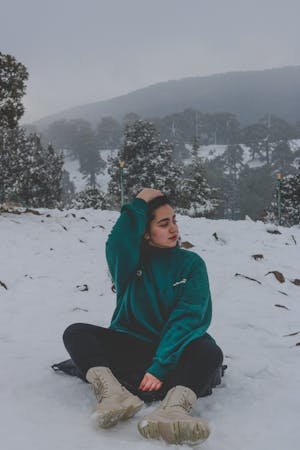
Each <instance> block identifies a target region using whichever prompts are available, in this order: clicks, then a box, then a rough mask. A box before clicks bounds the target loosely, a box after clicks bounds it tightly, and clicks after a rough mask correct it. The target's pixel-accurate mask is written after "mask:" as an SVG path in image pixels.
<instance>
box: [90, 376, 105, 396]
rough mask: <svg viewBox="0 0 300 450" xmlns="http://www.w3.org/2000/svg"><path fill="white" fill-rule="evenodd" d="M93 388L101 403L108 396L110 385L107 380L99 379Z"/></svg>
mask: <svg viewBox="0 0 300 450" xmlns="http://www.w3.org/2000/svg"><path fill="white" fill-rule="evenodd" d="M93 388H94V392H95V395H96V397H97V399H98V400H99V401H101V400H102V399H103V398H105V397H106V396H107V394H108V383H107V381H106V380H105V379H103V378H101V377H98V378H97V379H96V380H95V381H94V383H93Z"/></svg>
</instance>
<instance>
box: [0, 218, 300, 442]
mask: <svg viewBox="0 0 300 450" xmlns="http://www.w3.org/2000/svg"><path fill="white" fill-rule="evenodd" d="M40 211H41V213H42V214H43V215H42V216H37V215H33V214H23V215H13V214H2V215H0V255H1V260H0V280H1V281H2V283H5V285H6V286H7V290H6V289H5V288H4V287H3V286H1V285H0V302H1V315H0V354H1V366H0V398H1V409H0V442H1V448H3V449H5V450H19V449H23V450H29V449H30V450H32V449H39V450H52V449H53V448H55V449H58V450H69V449H70V450H83V449H87V450H104V449H105V448H107V447H109V448H110V449H112V450H119V449H120V450H121V449H123V448H124V446H127V448H130V449H139V450H141V449H142V450H146V449H164V448H166V445H165V444H164V443H160V442H148V441H144V440H143V438H142V437H140V435H139V434H138V432H137V430H136V423H137V421H138V419H139V418H140V417H141V416H142V415H143V414H144V413H145V412H146V411H149V410H151V409H152V408H153V407H144V408H143V409H142V410H141V411H140V412H139V414H138V415H137V416H136V417H134V418H133V419H131V420H130V421H129V422H125V423H121V424H119V425H117V426H116V427H115V428H113V429H111V430H97V429H95V428H94V426H93V425H92V423H91V420H90V413H91V411H92V409H93V406H94V404H95V400H94V397H93V394H92V392H91V390H90V388H89V386H88V385H87V384H85V383H83V382H82V381H80V380H79V379H75V378H72V377H68V376H66V375H62V374H61V375H59V374H56V373H54V372H53V371H52V370H51V368H50V365H51V364H52V363H54V362H58V361H60V360H62V359H66V358H67V357H68V355H67V353H66V351H65V349H64V347H63V344H62V340H61V335H62V333H63V331H64V329H65V328H66V327H67V326H68V325H69V324H70V323H73V322H90V323H94V324H99V325H103V326H107V325H108V324H109V320H110V317H111V314H112V311H113V309H114V303H115V299H114V295H113V293H112V292H111V290H110V286H111V282H110V279H109V276H108V272H107V268H106V263H105V257H104V243H105V240H106V238H107V235H108V232H109V230H110V229H111V227H112V225H113V223H114V221H115V219H116V218H117V216H118V213H117V212H110V211H92V210H84V211H73V213H75V214H76V217H73V216H72V215H71V214H70V211H68V212H62V211H46V210H40ZM46 214H50V215H51V216H50V217H46ZM64 227H65V228H66V229H65V228H64ZM179 227H180V229H181V234H182V239H183V240H188V241H190V242H192V243H193V244H194V245H195V247H194V248H193V250H194V251H196V252H197V253H199V254H200V255H201V256H202V257H203V258H204V260H205V261H206V263H207V267H208V273H209V277H210V283H211V290H212V297H213V305H214V316H213V323H212V326H211V328H210V330H209V331H210V333H211V334H212V335H213V336H214V337H215V338H216V340H217V342H218V343H219V345H220V346H221V347H222V348H223V351H224V354H225V355H226V357H225V362H226V363H227V364H228V366H229V368H228V370H227V373H226V375H225V377H224V379H223V382H222V384H221V385H220V386H218V387H217V388H216V389H215V390H214V392H213V395H212V396H210V397H206V398H202V399H199V400H198V402H197V406H196V413H197V414H199V415H201V416H202V417H203V418H206V419H208V420H209V422H210V424H211V428H212V435H211V437H210V438H209V440H208V441H207V442H206V443H204V444H203V445H202V446H201V448H202V449H203V450H283V449H288V450H296V449H297V448H299V441H300V428H299V411H300V398H299V385H300V346H296V344H297V342H299V341H300V334H298V335H295V336H288V337H287V336H285V335H287V334H290V333H293V332H300V323H299V317H300V286H296V285H295V284H293V283H292V282H291V280H294V279H295V278H298V279H299V278H300V252H299V245H300V229H299V227H298V228H297V227H293V228H290V229H287V228H281V227H280V228H279V229H280V231H281V233H282V234H280V235H276V234H269V233H268V232H267V231H266V230H267V228H268V226H267V225H265V224H263V223H261V222H257V223H254V222H251V221H237V222H230V221H226V220H219V221H212V220H208V219H191V218H187V217H182V216H181V217H179ZM213 233H217V236H218V238H219V240H216V239H215V238H214V237H213ZM257 253H261V254H263V256H264V259H262V260H260V261H255V260H254V259H253V258H252V257H251V255H253V254H257ZM274 270H278V271H280V272H282V273H283V275H284V276H285V282H284V283H282V284H281V283H279V282H278V281H277V280H276V278H275V277H274V275H273V274H269V275H266V274H267V272H269V271H274ZM236 273H240V274H244V275H247V276H249V277H251V278H254V279H256V280H257V281H259V282H260V283H261V284H259V283H257V282H255V281H252V280H249V279H246V278H243V277H240V276H235V274H236ZM85 283H86V284H87V285H88V287H89V290H88V291H85V292H83V291H80V290H79V289H78V288H76V286H78V285H82V284H85ZM279 291H281V292H279ZM283 293H285V294H286V295H284V294H283ZM276 304H278V305H283V306H285V307H287V308H289V309H284V308H282V307H278V306H274V305H276Z"/></svg>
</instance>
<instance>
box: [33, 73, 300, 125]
mask: <svg viewBox="0 0 300 450" xmlns="http://www.w3.org/2000/svg"><path fill="white" fill-rule="evenodd" d="M95 98H97V93H95ZM188 108H194V109H197V110H199V111H201V112H211V113H212V112H224V111H228V112H231V113H234V114H236V115H237V116H238V119H239V120H240V122H241V123H242V124H246V123H253V122H255V121H256V120H258V119H259V118H261V117H262V116H264V115H265V114H268V113H270V114H273V115H276V116H278V117H282V118H283V119H286V120H287V121H290V122H292V123H294V122H296V121H299V120H300V66H294V67H283V68H277V69H268V70H260V71H245V72H228V73H223V74H216V75H211V76H205V77H191V78H184V79H180V80H171V81H166V82H162V83H157V84H154V85H152V86H148V87H146V88H143V89H139V90H137V91H133V92H130V93H128V94H126V95H122V96H119V97H115V98H112V99H110V100H106V101H99V102H94V103H90V104H86V105H79V106H77V107H75V108H71V109H68V110H65V111H62V112H59V113H57V114H54V115H51V116H47V117H45V118H43V119H40V120H38V121H36V122H34V125H36V126H37V127H38V128H39V129H40V130H42V129H44V128H45V127H47V126H48V125H49V124H50V123H51V122H53V121H55V120H58V119H61V118H66V119H76V118H83V119H86V120H88V121H90V122H91V123H92V124H93V125H95V124H96V123H98V122H99V121H100V119H101V117H103V116H113V117H115V118H117V119H121V118H122V117H124V115H125V114H127V113H129V112H135V113H137V114H139V115H140V116H141V117H144V118H149V117H162V116H164V115H167V114H171V113H176V112H180V111H184V110H185V109H188Z"/></svg>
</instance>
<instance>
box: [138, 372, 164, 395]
mask: <svg viewBox="0 0 300 450" xmlns="http://www.w3.org/2000/svg"><path fill="white" fill-rule="evenodd" d="M161 387H162V381H160V380H159V379H158V378H156V377H155V376H154V375H151V373H149V372H146V373H145V375H144V378H143V379H142V381H141V384H140V385H139V389H140V390H141V391H158V389H160V388H161Z"/></svg>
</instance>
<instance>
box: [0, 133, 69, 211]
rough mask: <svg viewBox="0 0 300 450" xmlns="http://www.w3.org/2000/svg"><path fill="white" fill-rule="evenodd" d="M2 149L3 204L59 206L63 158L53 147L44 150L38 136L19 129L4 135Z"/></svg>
mask: <svg viewBox="0 0 300 450" xmlns="http://www.w3.org/2000/svg"><path fill="white" fill-rule="evenodd" d="M0 136H1V134H0ZM0 149H1V158H0V170H1V172H0V173H1V174H2V175H1V178H0V180H1V187H2V196H1V197H2V198H1V200H2V201H14V202H16V203H19V204H22V205H24V206H32V207H48V208H52V207H54V206H56V204H57V202H58V201H59V200H60V196H61V178H62V167H63V156H62V155H60V154H56V152H55V151H54V149H53V148H52V147H51V146H48V148H47V149H44V148H43V146H42V144H41V141H40V138H39V137H38V136H37V135H34V134H33V135H31V136H29V137H27V136H26V133H25V130H24V129H23V128H20V127H16V128H14V129H13V130H6V131H5V132H2V138H1V141H0ZM2 169H3V170H2Z"/></svg>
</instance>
